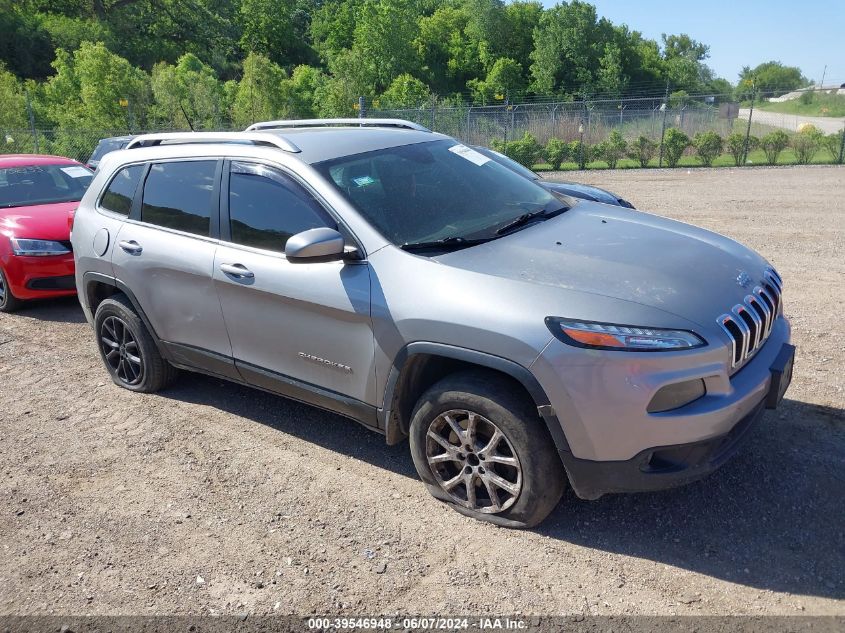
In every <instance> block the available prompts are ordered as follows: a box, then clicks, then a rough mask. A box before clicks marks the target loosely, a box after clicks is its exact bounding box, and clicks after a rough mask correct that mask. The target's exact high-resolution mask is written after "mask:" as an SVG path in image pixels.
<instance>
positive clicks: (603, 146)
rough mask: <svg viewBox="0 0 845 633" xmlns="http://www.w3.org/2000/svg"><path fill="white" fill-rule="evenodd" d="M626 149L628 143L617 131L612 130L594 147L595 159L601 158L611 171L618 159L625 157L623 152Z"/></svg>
mask: <svg viewBox="0 0 845 633" xmlns="http://www.w3.org/2000/svg"><path fill="white" fill-rule="evenodd" d="M627 149H628V143H626V142H625V139H624V138H623V137H622V134H620V133H619V130H613V131H612V132H611V133H610V134H609V135H608V137H607V138H606V139H605V140H604V141H603V142H601V143H599V144H598V145H596V147H595V154H596V158H601V159H602V160H604V162H606V163H607V165H608V167H610V168H611V169H616V164H617V163H618V162H619V159H620V158H623V157H624V156H625V151H626V150H627Z"/></svg>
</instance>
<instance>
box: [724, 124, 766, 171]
mask: <svg viewBox="0 0 845 633" xmlns="http://www.w3.org/2000/svg"><path fill="white" fill-rule="evenodd" d="M725 146H726V147H727V149H728V153H729V154H730V155H731V157H732V158H733V159H734V165H736V166H737V167H740V166H742V161H743V159H744V158H745V134H743V133H741V132H734V133H733V134H731V135H730V136H728V138H727V139H726V140H725ZM759 146H760V139H758V138H757V137H756V136H754V135H749V137H748V152H749V153H750V152H752V151H753V150H755V149H757V148H758V147H759Z"/></svg>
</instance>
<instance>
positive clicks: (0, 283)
mask: <svg viewBox="0 0 845 633" xmlns="http://www.w3.org/2000/svg"><path fill="white" fill-rule="evenodd" d="M5 298H6V280H5V279H4V278H3V275H2V274H0V303H3V300H4V299H5Z"/></svg>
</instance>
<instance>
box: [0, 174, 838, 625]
mask: <svg viewBox="0 0 845 633" xmlns="http://www.w3.org/2000/svg"><path fill="white" fill-rule="evenodd" d="M560 177H561V178H564V177H569V178H576V179H583V180H585V181H589V182H593V183H597V184H602V185H604V186H606V187H608V188H610V189H612V190H614V191H616V192H618V193H620V194H623V195H624V196H625V197H626V198H628V199H630V200H631V201H633V202H634V203H635V204H636V205H637V206H638V207H640V208H642V209H648V210H653V211H655V212H657V213H660V214H665V215H668V216H671V217H674V218H678V219H680V220H685V221H689V222H692V223H694V224H698V225H701V226H704V227H707V228H710V229H715V230H717V231H720V232H722V233H725V234H727V235H729V236H731V237H734V238H736V239H738V240H740V241H742V242H744V243H746V244H748V245H750V246H751V247H753V248H755V249H757V250H759V251H760V252H762V253H763V254H764V255H765V256H766V257H767V258H769V260H770V261H772V262H773V263H774V264H775V265H776V266H777V268H778V269H779V271H780V272H781V274H782V275H783V278H784V279H785V280H786V288H785V306H786V313H787V315H788V316H789V318H790V319H792V323H793V326H794V333H795V342H796V344H797V346H798V357H797V361H796V366H795V377H794V381H793V384H792V387H791V389H790V391H789V393H788V394H787V400H786V401H785V402H784V405H783V406H782V408H781V409H780V410H778V411H776V412H768V413H767V414H766V416H765V419H764V421H763V424H762V425H761V426H760V427H758V432H757V433H756V435H755V436H754V438H753V440H752V441H751V442H750V443H749V444H748V445H747V446H746V447H745V449H744V450H743V451H742V452H741V453H740V454H739V455H738V456H737V457H736V458H735V459H734V460H733V461H731V462H729V463H728V464H727V465H726V466H725V467H724V468H722V469H721V470H720V471H719V472H717V473H716V474H715V475H713V476H711V477H710V478H708V479H706V480H704V481H701V482H699V483H695V484H693V485H690V486H688V487H685V488H682V489H678V490H673V491H668V492H660V493H650V494H639V495H618V496H606V497H604V498H602V499H601V500H599V501H594V502H585V501H580V500H578V499H577V498H575V497H574V496H573V495H572V493H571V492H569V491H568V492H567V493H566V495H565V497H564V499H563V501H562V502H561V504H560V506H559V507H558V509H557V510H556V511H555V512H554V513H553V514H552V516H551V517H549V519H548V520H547V521H546V522H545V523H544V524H543V525H542V526H541V527H540V528H539V529H537V530H533V531H522V532H520V531H511V530H506V529H501V528H496V527H493V526H491V525H487V524H483V523H478V522H475V521H472V520H470V519H467V518H464V517H462V516H461V515H459V514H457V513H455V512H453V511H451V510H450V509H448V508H447V507H446V506H444V505H442V504H441V503H439V502H437V501H435V500H434V499H433V498H431V497H430V496H429V495H428V494H427V492H426V491H425V490H424V488H423V486H422V485H421V484H420V483H419V482H418V480H417V478H416V475H415V473H414V470H413V465H412V463H411V459H410V456H409V454H408V451H407V446H406V445H400V446H394V447H387V446H385V445H384V443H383V439H382V438H381V437H380V436H378V435H375V434H371V433H369V432H368V431H366V430H364V429H363V428H361V427H359V426H357V425H356V424H354V423H352V422H348V421H346V420H344V419H342V418H339V417H336V416H333V415H330V414H327V413H323V412H321V411H318V410H316V409H312V408H309V407H307V406H304V405H300V404H297V403H293V402H290V401H287V400H284V399H282V398H277V397H273V396H271V395H267V394H264V393H262V392H258V391H253V390H250V389H248V388H244V387H238V386H234V385H230V384H226V383H223V382H221V381H218V380H215V379H211V378H206V377H202V376H198V375H190V374H186V375H183V376H182V378H181V380H180V381H179V382H178V384H177V385H176V386H175V387H174V388H172V389H170V390H168V391H166V392H164V393H162V394H160V395H152V396H144V395H136V394H132V393H130V392H128V391H125V390H122V389H120V388H118V387H116V386H114V385H113V384H112V383H111V381H110V380H109V379H108V378H107V375H106V373H105V370H104V369H103V368H102V367H101V366H100V360H99V358H98V356H97V353H96V350H95V346H94V341H93V336H92V332H91V330H90V329H89V327H88V325H87V324H86V323H85V322H84V320H83V316H82V312H81V310H80V309H79V307H78V305H77V304H76V302H75V300H64V301H59V302H52V303H43V304H40V305H36V306H32V307H30V308H29V309H27V310H25V311H24V312H21V313H19V314H17V315H14V316H9V315H0V614H35V613H39V614H48V613H50V614H52V613H56V614H162V613H166V614H170V613H182V614H208V613H214V614H222V613H243V612H246V613H252V614H267V613H274V612H275V613H295V614H310V613H329V614H343V615H355V614H373V613H397V612H398V613H401V614H407V613H424V614H431V613H435V612H440V613H452V614H477V613H479V612H487V613H522V614H564V613H565V614H579V613H583V614H633V613H636V614H644V613H647V614H793V615H807V614H845V468H844V467H843V466H845V339H843V334H845V328H843V310H842V297H843V296H845V169H843V168H836V167H819V168H812V167H810V168H781V169H743V170H741V171H738V170H726V169H720V170H706V169H694V170H691V171H686V170H673V171H668V170H665V171H648V170H642V171H640V170H637V171H616V172H590V173H588V174H567V175H560Z"/></svg>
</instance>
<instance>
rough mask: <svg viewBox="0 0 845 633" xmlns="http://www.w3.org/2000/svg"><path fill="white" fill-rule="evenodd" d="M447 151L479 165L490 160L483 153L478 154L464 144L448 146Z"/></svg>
mask: <svg viewBox="0 0 845 633" xmlns="http://www.w3.org/2000/svg"><path fill="white" fill-rule="evenodd" d="M449 151H450V152H452V153H453V154H457V155H458V156H460V157H461V158H466V159H467V160H468V161H469V162H471V163H475V164H476V165H479V166H480V165H483V164H484V163H489V162H490V159H489V158H487V157H486V156H485V155H484V154H480V153H478V152H476V151H475V150H474V149H472V148H471V147H467V146H466V145H453V146H452V147H450V148H449Z"/></svg>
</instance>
